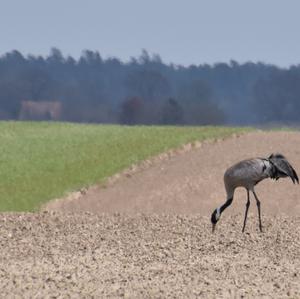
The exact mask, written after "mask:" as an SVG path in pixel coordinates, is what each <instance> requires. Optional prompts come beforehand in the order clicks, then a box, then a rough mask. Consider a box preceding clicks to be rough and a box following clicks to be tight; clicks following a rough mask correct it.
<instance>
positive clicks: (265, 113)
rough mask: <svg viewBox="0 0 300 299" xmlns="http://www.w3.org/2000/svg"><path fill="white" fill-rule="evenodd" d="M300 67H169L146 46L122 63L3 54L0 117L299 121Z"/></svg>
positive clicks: (55, 53)
mask: <svg viewBox="0 0 300 299" xmlns="http://www.w3.org/2000/svg"><path fill="white" fill-rule="evenodd" d="M299 99H300V66H292V67H290V68H286V69H282V68H279V67H276V66H274V65H268V64H264V63H253V62H247V63H243V64H239V63H237V62H235V61H231V62H230V63H216V64H214V65H208V64H201V65H190V66H188V67H185V66H181V65H175V64H165V63H164V62H162V60H161V58H160V57H159V56H158V55H149V54H148V52H147V51H146V50H143V51H142V53H141V55H140V56H139V57H137V58H134V57H132V58H131V59H130V61H129V62H126V63H124V62H122V61H120V60H119V59H117V58H114V57H111V58H107V59H103V58H102V57H101V55H100V54H99V52H97V51H89V50H86V51H84V52H83V53H82V55H81V56H80V57H79V58H78V59H74V58H73V57H71V56H64V55H63V54H62V53H61V51H60V50H59V49H56V48H53V49H52V50H51V52H50V54H49V55H48V56H47V57H42V56H34V55H28V56H26V57H25V56H23V55H22V54H21V53H20V52H18V51H16V50H15V51H11V52H9V53H6V54H4V55H2V56H1V57H0V119H2V120H7V119H13V120H17V119H33V120H63V121H73V122H95V123H120V124H128V125H135V124H145V125H151V124H162V125H210V124H229V125H237V124H238V125H249V124H264V123H293V124H295V123H297V122H298V111H299V108H300V107H299V105H300V101H299Z"/></svg>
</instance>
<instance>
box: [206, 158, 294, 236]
mask: <svg viewBox="0 0 300 299" xmlns="http://www.w3.org/2000/svg"><path fill="white" fill-rule="evenodd" d="M285 177H290V178H291V180H292V181H293V183H294V184H295V182H297V183H298V184H299V179H298V176H297V173H296V171H295V169H294V168H293V167H292V166H291V164H290V163H289V162H288V160H287V159H286V158H285V157H284V156H283V155H282V154H279V153H277V154H271V155H270V156H269V157H268V158H254V159H248V160H243V161H241V162H238V163H237V164H235V165H233V166H231V167H230V168H228V169H227V170H226V172H225V174H224V184H225V189H226V193H227V200H226V202H225V203H224V204H223V205H221V206H220V207H218V208H216V209H215V210H214V211H213V213H212V215H211V223H212V231H213V232H214V230H215V226H216V224H217V222H218V221H219V219H220V217H221V214H222V213H223V212H224V210H225V209H226V208H228V207H229V206H230V205H231V203H232V200H233V195H234V191H235V189H236V188H237V187H244V188H245V189H246V190H247V203H246V211H245V218H244V225H243V229H242V232H244V230H245V226H246V221H247V215H248V209H249V206H250V196H249V191H251V192H252V193H253V195H254V198H255V200H256V205H257V210H258V220H259V229H260V231H261V232H262V224H261V210H260V201H259V199H258V197H257V195H256V193H255V191H254V186H255V185H256V184H258V183H259V182H261V181H262V180H264V179H266V178H271V179H274V180H276V181H277V180H278V179H279V178H285Z"/></svg>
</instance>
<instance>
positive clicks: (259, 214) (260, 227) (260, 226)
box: [252, 190, 262, 232]
mask: <svg viewBox="0 0 300 299" xmlns="http://www.w3.org/2000/svg"><path fill="white" fill-rule="evenodd" d="M252 192H253V195H254V197H255V199H256V205H257V210H258V220H259V230H260V232H262V225H261V213H260V201H259V199H258V198H257V195H256V194H255V192H254V190H252Z"/></svg>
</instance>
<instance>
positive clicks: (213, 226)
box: [212, 223, 216, 233]
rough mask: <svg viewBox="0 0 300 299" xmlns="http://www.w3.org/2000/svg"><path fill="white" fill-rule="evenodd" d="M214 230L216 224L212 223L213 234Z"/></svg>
mask: <svg viewBox="0 0 300 299" xmlns="http://www.w3.org/2000/svg"><path fill="white" fill-rule="evenodd" d="M215 228H216V223H213V224H212V233H214V232H215Z"/></svg>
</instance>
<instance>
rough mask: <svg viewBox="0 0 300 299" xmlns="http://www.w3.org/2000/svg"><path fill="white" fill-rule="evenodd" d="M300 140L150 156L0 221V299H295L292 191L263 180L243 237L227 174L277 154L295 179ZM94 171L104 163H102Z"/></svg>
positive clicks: (285, 137) (299, 243)
mask: <svg viewBox="0 0 300 299" xmlns="http://www.w3.org/2000/svg"><path fill="white" fill-rule="evenodd" d="M299 145H300V134H299V133H297V132H294V133H291V132H272V133H264V132H257V133H249V134H246V135H242V136H240V137H238V136H236V137H234V138H228V139H225V140H222V141H218V142H214V143H205V144H203V145H202V146H201V147H198V148H191V149H190V150H184V151H182V152H181V153H180V154H170V155H167V157H166V156H162V157H158V158H157V159H152V160H150V161H148V162H147V163H144V164H143V165H140V166H137V167H135V168H134V169H133V170H129V171H127V172H125V173H124V174H122V175H120V176H119V177H118V178H117V179H116V178H115V179H113V180H112V181H111V183H109V184H107V186H106V187H105V188H104V187H93V188H91V189H89V190H87V191H84V192H78V193H74V194H72V195H71V196H69V198H68V199H67V200H56V201H53V202H52V203H50V204H49V205H47V206H46V207H44V210H46V211H41V212H39V213H34V214H30V213H19V214H18V213H2V214H0V246H1V250H0V261H1V263H0V290H1V292H0V297H2V298H50V297H52V298H122V297H126V298H300V216H298V215H299V212H300V198H299V195H300V187H299V186H298V185H293V184H292V182H291V180H288V179H284V180H280V181H278V182H276V183H275V182H271V181H270V180H269V181H268V180H266V181H263V182H262V183H260V184H259V185H258V186H257V189H256V191H257V194H258V196H259V198H260V199H261V201H262V212H263V227H264V232H263V233H260V232H259V231H258V227H257V212H256V206H255V204H254V202H252V206H251V211H250V217H249V219H248V224H247V228H246V232H245V233H244V234H242V233H241V228H242V220H243V212H244V208H245V202H246V200H245V191H244V190H238V191H237V192H236V194H235V199H234V202H233V204H232V206H231V207H230V208H228V210H226V211H225V212H224V214H225V215H222V219H221V220H220V223H219V224H218V226H217V229H216V232H215V233H214V234H212V233H211V226H210V220H209V218H210V214H211V212H212V210H213V209H214V208H215V207H216V206H219V205H220V204H221V203H223V202H224V200H225V191H224V187H223V173H224V170H225V169H226V168H227V167H228V166H230V165H231V164H233V163H235V162H237V161H239V160H241V159H245V158H249V157H255V156H263V157H264V156H268V155H269V154H270V153H271V152H282V153H283V154H285V155H286V156H287V158H288V160H289V161H290V162H291V164H292V165H293V166H294V167H295V169H296V170H299V172H300V148H299ZM99 167H101V165H99Z"/></svg>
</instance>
